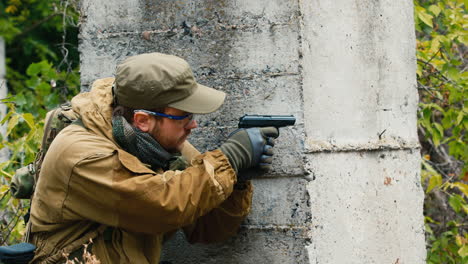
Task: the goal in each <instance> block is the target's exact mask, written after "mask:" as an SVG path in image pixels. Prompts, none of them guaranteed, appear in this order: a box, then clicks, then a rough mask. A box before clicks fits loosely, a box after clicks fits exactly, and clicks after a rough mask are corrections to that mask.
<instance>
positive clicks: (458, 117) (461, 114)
mask: <svg viewBox="0 0 468 264" xmlns="http://www.w3.org/2000/svg"><path fill="white" fill-rule="evenodd" d="M463 117H465V113H464V112H463V111H460V112H459V113H458V116H457V123H456V124H457V126H458V125H460V124H461V122H462V120H463Z"/></svg>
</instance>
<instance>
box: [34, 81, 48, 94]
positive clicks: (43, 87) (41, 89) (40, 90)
mask: <svg viewBox="0 0 468 264" xmlns="http://www.w3.org/2000/svg"><path fill="white" fill-rule="evenodd" d="M50 89H51V87H50V85H49V84H48V83H45V82H41V83H40V84H39V85H38V86H37V87H36V92H37V94H38V95H41V96H46V95H49V94H50Z"/></svg>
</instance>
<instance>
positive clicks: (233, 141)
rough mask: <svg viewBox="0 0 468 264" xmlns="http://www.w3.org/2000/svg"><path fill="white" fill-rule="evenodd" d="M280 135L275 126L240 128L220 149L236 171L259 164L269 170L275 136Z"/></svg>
mask: <svg viewBox="0 0 468 264" xmlns="http://www.w3.org/2000/svg"><path fill="white" fill-rule="evenodd" d="M278 135H279V132H278V129H277V128H275V127H262V128H257V127H255V128H248V129H238V130H236V131H234V132H233V133H232V134H231V135H230V136H229V138H228V140H227V141H226V142H225V143H224V144H222V145H221V147H220V149H221V151H222V152H223V153H224V154H225V155H226V156H227V157H228V159H229V162H230V163H231V165H232V167H233V168H234V170H235V171H236V172H239V171H242V170H244V169H248V168H252V167H257V166H258V167H260V168H261V169H265V170H267V169H270V168H271V162H272V159H273V146H274V138H277V137H278ZM239 180H247V179H239Z"/></svg>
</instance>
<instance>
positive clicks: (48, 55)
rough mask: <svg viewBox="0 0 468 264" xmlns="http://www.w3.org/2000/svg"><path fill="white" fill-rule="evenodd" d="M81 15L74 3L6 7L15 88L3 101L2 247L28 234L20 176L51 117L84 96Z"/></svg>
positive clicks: (1, 14)
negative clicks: (15, 180)
mask: <svg viewBox="0 0 468 264" xmlns="http://www.w3.org/2000/svg"><path fill="white" fill-rule="evenodd" d="M76 10H77V9H76V4H75V3H74V2H71V1H59V0H53V1H50V0H49V1H45V0H1V1H0V36H2V37H3V38H4V40H5V43H6V57H7V77H6V78H7V80H8V88H9V94H8V96H7V98H2V99H3V100H2V101H3V102H4V103H6V104H7V106H8V109H9V111H8V114H7V115H6V117H5V118H3V120H1V124H6V126H7V135H6V137H5V138H1V141H0V148H2V149H3V148H7V149H8V150H9V151H10V159H9V160H8V161H6V162H3V163H0V199H1V200H0V208H1V210H0V230H2V231H1V232H0V245H2V244H5V243H8V244H10V243H14V242H17V241H19V240H20V239H21V237H22V235H23V234H24V222H23V220H22V217H23V216H24V215H25V214H26V212H27V209H28V207H29V201H28V200H22V201H20V200H17V199H12V198H11V196H10V193H9V191H8V187H9V182H10V180H11V177H12V175H13V174H14V171H15V170H16V169H18V168H20V167H22V166H24V165H26V164H28V163H30V162H32V161H34V158H35V154H36V153H37V151H38V149H39V144H40V140H41V138H42V132H43V131H42V130H43V129H42V128H43V120H44V117H45V114H46V113H47V111H48V110H50V109H51V108H54V107H56V106H57V105H58V104H60V103H61V102H64V101H66V100H68V99H69V98H70V97H71V96H72V95H74V94H76V93H78V91H79V74H78V70H79V68H78V61H79V57H78V51H77V43H78V39H77V38H78V28H77V23H78V13H77V11H76ZM0 67H3V65H2V66H0ZM0 85H5V84H3V83H0Z"/></svg>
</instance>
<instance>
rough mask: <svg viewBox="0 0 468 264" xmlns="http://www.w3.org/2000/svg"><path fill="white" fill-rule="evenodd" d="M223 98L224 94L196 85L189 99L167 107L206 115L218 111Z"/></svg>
mask: <svg viewBox="0 0 468 264" xmlns="http://www.w3.org/2000/svg"><path fill="white" fill-rule="evenodd" d="M225 98H226V94H225V93H224V92H221V91H218V90H215V89H213V88H210V87H207V86H204V85H201V84H198V87H197V89H196V90H195V92H194V93H193V94H191V95H190V96H189V97H187V98H185V99H183V100H181V101H177V102H175V103H171V104H169V105H168V106H169V107H174V108H177V109H180V110H182V111H185V112H189V113H193V114H208V113H211V112H214V111H216V110H218V108H219V107H220V106H221V105H222V104H223V102H224V99H225Z"/></svg>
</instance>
